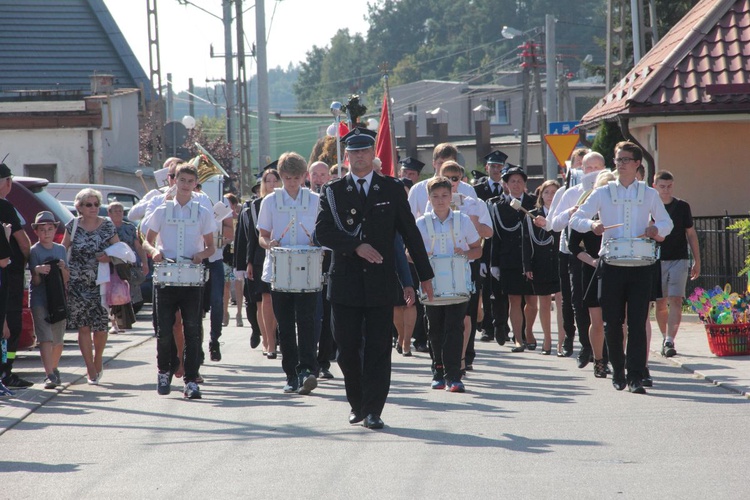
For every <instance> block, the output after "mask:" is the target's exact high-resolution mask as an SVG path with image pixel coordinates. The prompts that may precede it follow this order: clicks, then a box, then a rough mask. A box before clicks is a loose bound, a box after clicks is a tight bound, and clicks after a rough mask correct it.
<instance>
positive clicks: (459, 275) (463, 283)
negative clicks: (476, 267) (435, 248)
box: [420, 255, 474, 306]
mask: <svg viewBox="0 0 750 500" xmlns="http://www.w3.org/2000/svg"><path fill="white" fill-rule="evenodd" d="M430 265H431V266H432V271H433V272H434V273H435V277H434V278H432V290H433V299H432V300H431V301H428V300H427V295H425V294H424V293H422V294H421V295H420V300H421V301H422V303H423V304H427V305H431V306H447V305H450V304H460V303H461V302H467V301H468V300H469V297H470V296H471V294H472V292H474V283H472V281H471V269H470V268H469V260H468V259H467V258H466V257H465V256H463V255H432V256H430Z"/></svg>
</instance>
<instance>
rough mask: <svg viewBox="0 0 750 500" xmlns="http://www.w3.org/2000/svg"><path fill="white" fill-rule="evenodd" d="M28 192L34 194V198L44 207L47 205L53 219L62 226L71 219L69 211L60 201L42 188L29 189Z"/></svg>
mask: <svg viewBox="0 0 750 500" xmlns="http://www.w3.org/2000/svg"><path fill="white" fill-rule="evenodd" d="M29 190H30V191H31V192H32V193H34V196H36V197H37V198H39V199H40V200H41V201H42V202H43V203H44V204H45V205H47V206H48V207H49V208H50V210H52V213H54V214H55V217H57V219H58V220H59V221H60V222H62V223H63V225H64V224H67V223H68V221H69V220H71V219H72V218H73V214H72V213H70V210H68V209H66V208H65V207H64V206H63V204H62V203H60V201H59V200H58V199H57V198H55V197H54V196H52V195H51V194H49V193H48V192H47V190H46V189H45V188H44V187H42V186H33V187H29Z"/></svg>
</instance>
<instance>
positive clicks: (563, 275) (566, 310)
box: [557, 252, 576, 346]
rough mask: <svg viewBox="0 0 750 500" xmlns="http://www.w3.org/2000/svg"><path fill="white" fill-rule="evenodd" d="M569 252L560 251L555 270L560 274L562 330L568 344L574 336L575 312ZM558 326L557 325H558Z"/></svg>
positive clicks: (571, 343) (570, 343)
mask: <svg viewBox="0 0 750 500" xmlns="http://www.w3.org/2000/svg"><path fill="white" fill-rule="evenodd" d="M569 260H570V254H567V253H562V252H560V253H559V254H558V259H557V268H558V269H557V270H558V274H559V275H560V296H561V298H562V318H563V324H562V327H563V330H565V340H566V342H567V343H568V345H570V346H572V345H573V341H574V340H575V338H576V324H575V314H574V313H573V303H572V299H571V290H570V263H569ZM558 328H559V325H558Z"/></svg>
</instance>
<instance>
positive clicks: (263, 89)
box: [255, 0, 271, 169]
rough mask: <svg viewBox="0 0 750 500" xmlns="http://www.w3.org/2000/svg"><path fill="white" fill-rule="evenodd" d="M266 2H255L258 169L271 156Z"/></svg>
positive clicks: (258, 0) (256, 0)
mask: <svg viewBox="0 0 750 500" xmlns="http://www.w3.org/2000/svg"><path fill="white" fill-rule="evenodd" d="M264 3H265V2H264V0H255V37H256V41H255V55H256V58H257V64H258V169H261V168H263V167H264V166H265V165H266V162H267V159H268V158H270V156H271V144H270V143H271V141H270V137H269V136H270V134H269V127H270V121H269V119H268V113H269V111H270V110H269V103H268V64H267V60H266V8H265V5H264Z"/></svg>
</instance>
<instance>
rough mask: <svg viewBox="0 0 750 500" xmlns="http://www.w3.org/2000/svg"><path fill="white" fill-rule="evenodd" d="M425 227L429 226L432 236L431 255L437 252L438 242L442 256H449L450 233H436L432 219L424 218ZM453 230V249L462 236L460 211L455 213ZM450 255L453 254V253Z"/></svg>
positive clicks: (429, 233) (429, 232)
mask: <svg viewBox="0 0 750 500" xmlns="http://www.w3.org/2000/svg"><path fill="white" fill-rule="evenodd" d="M424 222H425V226H427V234H428V235H429V236H430V241H431V242H432V243H431V244H430V253H433V252H434V250H435V242H436V241H437V242H438V252H440V255H445V254H448V253H449V252H448V245H447V243H448V233H436V232H435V226H434V223H433V222H432V217H431V216H429V217H425V218H424ZM452 226H453V228H452V230H451V233H450V234H451V238H452V240H453V247H454V248H455V247H456V240H458V239H460V236H461V212H459V211H458V210H455V211H453V224H452ZM450 253H453V252H452V251H451V252H450Z"/></svg>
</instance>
